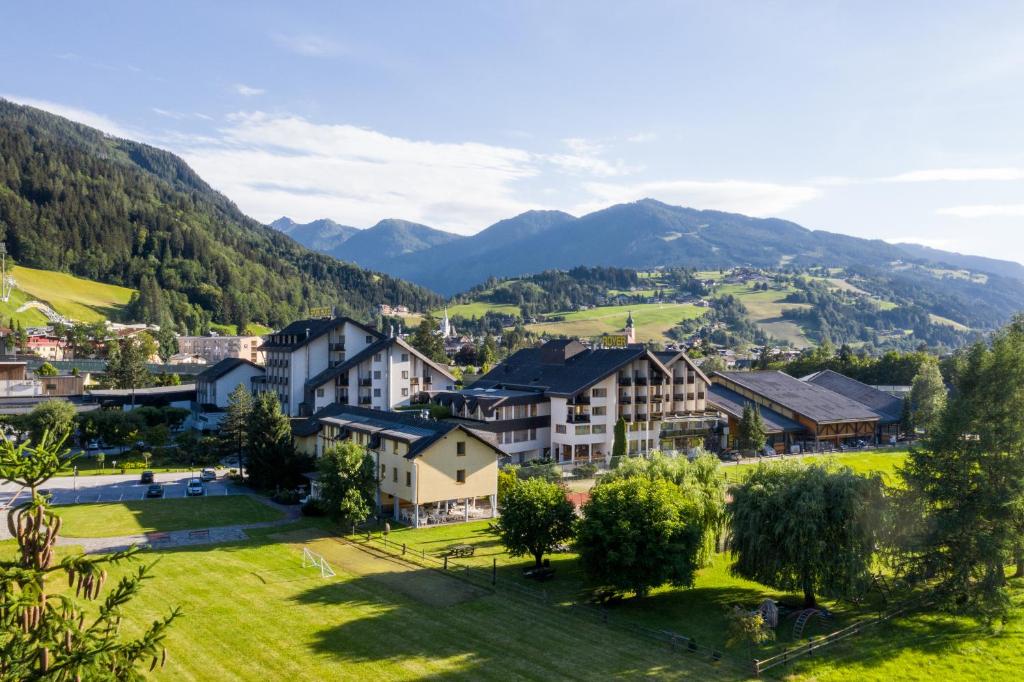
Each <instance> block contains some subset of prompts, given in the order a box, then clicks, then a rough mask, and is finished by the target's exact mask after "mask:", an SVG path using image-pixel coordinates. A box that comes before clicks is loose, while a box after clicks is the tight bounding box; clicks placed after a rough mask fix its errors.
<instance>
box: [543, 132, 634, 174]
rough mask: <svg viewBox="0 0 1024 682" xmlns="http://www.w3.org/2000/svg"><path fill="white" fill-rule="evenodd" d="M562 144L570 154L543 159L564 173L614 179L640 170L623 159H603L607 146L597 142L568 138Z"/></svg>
mask: <svg viewBox="0 0 1024 682" xmlns="http://www.w3.org/2000/svg"><path fill="white" fill-rule="evenodd" d="M562 144H564V145H565V146H566V147H567V148H568V149H569V153H567V154H566V153H556V154H544V155H542V158H543V159H544V160H545V161H547V162H548V163H550V164H552V165H553V166H555V167H556V168H558V169H559V170H561V171H563V172H566V173H572V174H587V175H596V176H598V177H612V176H615V175H627V174H629V173H633V172H635V171H637V170H638V168H637V167H630V166H628V165H626V163H625V162H624V161H623V160H622V159H616V160H615V161H608V160H607V159H605V158H603V157H602V154H603V153H604V151H605V146H604V145H603V144H601V143H600V142H597V141H595V140H588V139H586V138H582V137H568V138H566V139H564V140H562Z"/></svg>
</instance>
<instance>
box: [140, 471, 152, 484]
mask: <svg viewBox="0 0 1024 682" xmlns="http://www.w3.org/2000/svg"><path fill="white" fill-rule="evenodd" d="M153 481H154V478H153V472H152V471H143V472H142V477H141V478H140V479H139V483H152V482H153Z"/></svg>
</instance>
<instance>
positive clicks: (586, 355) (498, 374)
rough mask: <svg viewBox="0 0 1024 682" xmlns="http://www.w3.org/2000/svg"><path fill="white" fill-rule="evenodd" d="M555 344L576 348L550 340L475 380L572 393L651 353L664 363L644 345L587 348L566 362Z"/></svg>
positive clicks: (489, 384) (491, 384) (479, 384)
mask: <svg viewBox="0 0 1024 682" xmlns="http://www.w3.org/2000/svg"><path fill="white" fill-rule="evenodd" d="M551 343H558V344H559V345H558V346H557V347H556V348H555V349H554V350H556V351H560V350H561V349H563V348H566V347H569V348H570V349H571V350H575V348H574V347H572V346H569V345H567V344H563V343H560V342H551V341H549V342H548V343H547V344H545V345H544V346H541V347H540V348H524V349H523V350H521V351H518V352H517V353H515V354H514V355H512V356H511V357H509V358H508V359H507V360H505V361H504V362H503V363H501V364H500V365H498V366H497V367H495V368H494V369H492V370H491V371H490V372H488V373H487V374H485V375H484V376H482V377H480V378H479V379H478V380H477V381H475V382H474V383H473V386H474V387H480V388H510V389H526V390H529V389H541V390H544V391H545V392H547V393H548V394H549V395H556V396H572V395H575V394H577V393H579V392H580V391H583V390H585V389H587V388H589V387H590V386H592V385H593V384H595V383H597V382H598V381H600V380H601V379H603V378H605V377H606V376H608V375H609V374H611V373H612V372H615V371H617V370H618V369H619V368H620V367H622V366H623V365H625V364H627V363H629V362H632V361H633V360H636V359H638V358H641V357H644V356H647V357H648V358H650V359H651V360H653V361H654V363H655V364H656V365H658V366H661V367H662V369H664V366H663V365H661V362H660V361H659V360H658V359H657V358H656V357H654V356H653V355H651V354H650V353H649V352H648V351H647V349H645V348H643V347H632V348H584V349H582V350H579V351H578V352H574V353H573V354H572V355H571V356H570V357H568V358H565V359H564V360H562V361H553V356H554V355H555V353H553V352H552V350H553V349H551V348H549V346H550V344H551Z"/></svg>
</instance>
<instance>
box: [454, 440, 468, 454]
mask: <svg viewBox="0 0 1024 682" xmlns="http://www.w3.org/2000/svg"><path fill="white" fill-rule="evenodd" d="M455 454H456V455H464V454H466V441H464V440H460V441H458V442H457V443H455Z"/></svg>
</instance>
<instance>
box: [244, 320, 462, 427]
mask: <svg viewBox="0 0 1024 682" xmlns="http://www.w3.org/2000/svg"><path fill="white" fill-rule="evenodd" d="M261 350H262V351H264V352H265V353H266V357H267V365H266V366H267V373H266V376H265V377H263V378H262V379H257V380H256V382H255V384H254V386H255V388H256V391H257V392H258V393H260V392H265V391H274V392H276V393H277V395H278V398H279V399H280V400H281V409H282V410H283V411H284V412H285V413H286V414H288V415H289V416H292V417H299V416H309V415H310V414H312V413H313V412H315V411H317V410H320V409H321V408H323V407H325V406H327V405H330V404H332V403H339V404H344V405H357V406H362V407H371V408H375V409H379V410H389V409H394V408H395V407H398V406H400V405H408V404H409V402H410V399H411V398H412V397H413V396H414V395H416V394H418V393H423V392H428V393H429V392H433V391H451V390H454V388H455V378H454V377H453V376H452V375H451V373H450V372H449V371H448V370H447V369H446V368H444V367H443V366H441V365H438V364H436V363H434V362H431V361H430V360H429V359H427V358H426V357H425V356H423V354H422V353H420V352H419V351H417V350H416V349H414V348H413V347H412V346H410V345H409V344H408V343H406V342H405V341H403V340H402V339H400V338H397V337H390V336H385V335H383V334H381V333H380V332H378V331H376V330H375V329H371V328H369V327H367V326H365V325H362V324H360V323H358V322H356V321H355V320H352V319H349V318H347V317H337V318H325V319H310V320H299V321H297V322H292V323H291V324H290V325H288V326H287V327H285V328H284V329H282V330H281V331H279V332H275V333H274V334H272V335H271V336H270V339H269V340H268V341H267V342H266V343H265V344H264V345H263V346H261Z"/></svg>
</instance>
